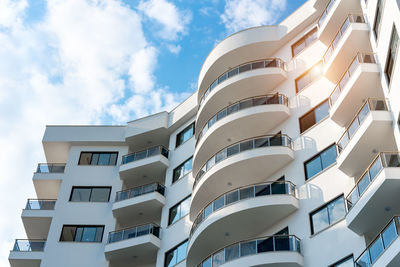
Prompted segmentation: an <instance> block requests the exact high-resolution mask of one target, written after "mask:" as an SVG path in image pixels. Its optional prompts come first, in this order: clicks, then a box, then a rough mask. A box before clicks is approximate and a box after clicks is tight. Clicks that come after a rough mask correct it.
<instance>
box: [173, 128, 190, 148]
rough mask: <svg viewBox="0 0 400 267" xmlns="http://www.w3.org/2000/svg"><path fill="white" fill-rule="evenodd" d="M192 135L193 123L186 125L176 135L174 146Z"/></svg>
mask: <svg viewBox="0 0 400 267" xmlns="http://www.w3.org/2000/svg"><path fill="white" fill-rule="evenodd" d="M193 135H194V123H192V124H190V125H189V126H188V127H186V128H185V129H184V130H183V131H182V132H180V133H178V134H177V135H176V146H175V147H178V146H180V145H181V144H183V143H184V142H186V141H187V140H189V139H190V138H191V137H192V136H193Z"/></svg>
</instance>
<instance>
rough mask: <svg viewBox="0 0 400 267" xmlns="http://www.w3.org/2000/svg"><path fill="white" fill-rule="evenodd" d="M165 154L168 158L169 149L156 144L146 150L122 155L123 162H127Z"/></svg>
mask: <svg viewBox="0 0 400 267" xmlns="http://www.w3.org/2000/svg"><path fill="white" fill-rule="evenodd" d="M159 154H161V155H163V156H164V157H166V158H168V155H169V150H168V149H167V148H165V147H164V146H154V147H150V148H147V149H144V150H140V151H136V152H132V153H129V154H127V155H124V156H122V164H127V163H130V162H133V161H136V160H141V159H145V158H148V157H151V156H155V155H159Z"/></svg>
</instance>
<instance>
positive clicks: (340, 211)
mask: <svg viewBox="0 0 400 267" xmlns="http://www.w3.org/2000/svg"><path fill="white" fill-rule="evenodd" d="M345 215H346V209H345V206H344V196H343V195H341V196H339V197H338V198H336V199H334V200H331V201H330V202H329V203H327V204H325V205H324V206H323V207H321V208H319V209H318V210H316V211H314V212H312V213H311V214H310V220H311V234H315V233H318V232H320V231H322V230H324V229H325V228H327V227H328V226H330V225H332V224H334V223H336V222H338V221H340V220H341V219H343V218H344V216H345Z"/></svg>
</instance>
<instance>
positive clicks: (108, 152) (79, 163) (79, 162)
mask: <svg viewBox="0 0 400 267" xmlns="http://www.w3.org/2000/svg"><path fill="white" fill-rule="evenodd" d="M84 153H91V156H90V164H81V159H82V154H84ZM93 154H99V158H100V154H110V158H111V154H115V155H116V157H115V163H114V164H108V165H102V164H92V160H93ZM118 154H119V152H118V151H81V153H80V155H79V160H78V166H117V162H118ZM98 162H99V160H98V159H97V163H98Z"/></svg>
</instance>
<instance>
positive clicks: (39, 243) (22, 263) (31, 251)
mask: <svg viewBox="0 0 400 267" xmlns="http://www.w3.org/2000/svg"><path fill="white" fill-rule="evenodd" d="M45 245H46V240H40V239H39V240H38V239H16V240H15V243H14V247H13V249H12V250H11V251H10V255H9V257H8V261H9V262H10V266H11V267H40V264H41V262H42V259H43V255H44V252H43V251H44V247H45Z"/></svg>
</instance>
